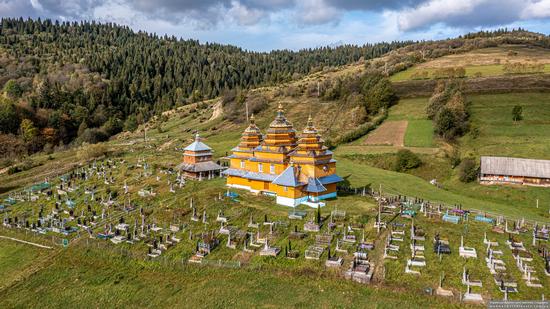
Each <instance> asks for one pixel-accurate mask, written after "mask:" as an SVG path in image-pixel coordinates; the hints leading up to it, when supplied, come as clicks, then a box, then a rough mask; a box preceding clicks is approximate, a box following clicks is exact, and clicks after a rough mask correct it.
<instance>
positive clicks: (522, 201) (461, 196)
mask: <svg viewBox="0 0 550 309" xmlns="http://www.w3.org/2000/svg"><path fill="white" fill-rule="evenodd" d="M338 160H339V161H338V170H339V172H338V173H339V174H340V175H341V176H342V177H348V180H349V181H350V182H351V183H352V185H354V186H356V187H361V186H370V187H371V188H374V189H378V188H379V186H380V185H382V190H384V191H385V192H389V193H393V194H403V195H409V196H413V197H419V198H424V199H428V200H430V201H434V202H441V203H446V204H449V205H455V204H461V205H463V206H464V207H466V208H473V209H479V210H485V211H488V212H496V213H501V214H504V215H508V216H511V217H515V218H522V217H524V218H526V219H532V220H537V221H541V222H547V221H548V220H550V215H549V213H548V211H549V207H550V192H548V190H547V189H544V188H534V187H503V186H481V185H479V184H476V183H472V184H461V183H459V182H458V181H454V180H453V181H448V182H444V183H443V188H437V187H435V186H433V185H431V184H430V183H429V182H428V180H427V179H423V178H420V177H418V176H415V175H410V174H404V173H397V172H393V171H388V170H383V169H379V168H375V167H372V166H369V165H367V164H363V163H361V162H358V161H356V160H351V159H349V158H347V157H346V158H338ZM537 198H538V199H539V203H540V204H539V205H544V206H541V207H540V208H539V209H537V208H536V207H535V205H536V200H537Z"/></svg>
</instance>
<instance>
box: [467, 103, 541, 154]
mask: <svg viewBox="0 0 550 309" xmlns="http://www.w3.org/2000/svg"><path fill="white" fill-rule="evenodd" d="M469 98H470V99H471V101H472V105H471V107H470V110H471V117H470V121H471V123H472V128H473V130H472V132H475V131H478V132H479V134H478V136H476V135H475V134H473V133H470V134H468V135H467V136H465V137H464V138H463V139H462V140H461V143H462V145H463V149H464V151H465V154H468V155H470V154H471V155H474V156H476V157H477V156H481V155H500V156H513V157H525V158H533V159H550V96H548V94H546V93H521V94H497V95H476V96H471V97H469ZM515 105H520V106H521V107H522V108H523V120H521V121H518V122H514V121H513V120H512V108H513V107H514V106H515Z"/></svg>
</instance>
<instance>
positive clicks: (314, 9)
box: [294, 0, 341, 25]
mask: <svg viewBox="0 0 550 309" xmlns="http://www.w3.org/2000/svg"><path fill="white" fill-rule="evenodd" d="M340 14H341V11H340V10H339V9H337V8H335V7H333V6H331V5H328V4H327V3H326V2H325V0H302V1H300V4H299V5H298V7H297V8H296V11H295V15H294V16H295V18H296V20H298V22H299V23H300V24H301V25H319V24H328V23H332V24H337V23H338V21H339V19H340Z"/></svg>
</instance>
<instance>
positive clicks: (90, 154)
mask: <svg viewBox="0 0 550 309" xmlns="http://www.w3.org/2000/svg"><path fill="white" fill-rule="evenodd" d="M106 154H107V147H106V146H105V145H103V144H94V145H90V144H87V143H84V144H82V146H81V147H80V148H79V149H78V152H77V157H78V159H79V160H84V161H87V160H91V159H95V158H99V157H102V156H104V155H106Z"/></svg>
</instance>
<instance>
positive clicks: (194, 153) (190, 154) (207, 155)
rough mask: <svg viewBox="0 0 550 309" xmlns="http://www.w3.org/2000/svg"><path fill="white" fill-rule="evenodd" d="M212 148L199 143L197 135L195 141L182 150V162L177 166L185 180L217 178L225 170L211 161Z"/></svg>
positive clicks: (199, 139)
mask: <svg viewBox="0 0 550 309" xmlns="http://www.w3.org/2000/svg"><path fill="white" fill-rule="evenodd" d="M212 152H213V151H212V148H210V147H208V146H207V145H206V144H205V143H203V142H201V138H200V136H199V133H197V134H195V141H194V142H193V143H191V145H189V146H187V147H185V148H184V150H183V162H182V163H181V164H179V165H178V166H177V169H178V170H180V171H181V172H182V173H183V175H184V176H185V177H186V178H191V179H197V180H203V179H211V178H214V177H216V176H219V175H220V173H221V171H222V170H224V169H225V168H224V167H223V166H220V165H219V164H217V163H215V162H213V161H212Z"/></svg>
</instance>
